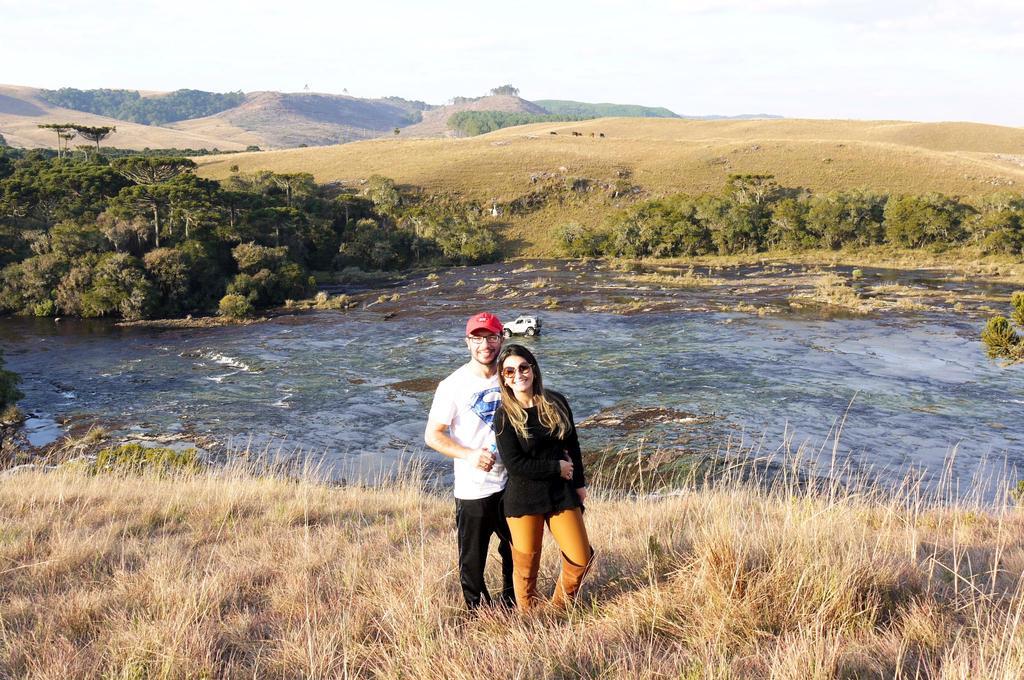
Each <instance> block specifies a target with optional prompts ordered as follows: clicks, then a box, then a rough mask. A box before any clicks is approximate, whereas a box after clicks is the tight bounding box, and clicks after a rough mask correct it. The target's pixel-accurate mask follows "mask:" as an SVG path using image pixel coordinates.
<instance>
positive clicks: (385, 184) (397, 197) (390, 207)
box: [366, 175, 402, 217]
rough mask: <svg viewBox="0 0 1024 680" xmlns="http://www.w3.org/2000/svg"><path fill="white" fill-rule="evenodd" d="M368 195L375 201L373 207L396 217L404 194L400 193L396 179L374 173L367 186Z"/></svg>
mask: <svg viewBox="0 0 1024 680" xmlns="http://www.w3.org/2000/svg"><path fill="white" fill-rule="evenodd" d="M366 196H367V198H369V199H370V201H371V202H373V207H374V208H376V210H377V211H378V212H379V213H381V214H382V215H386V216H388V217H395V216H397V214H398V208H399V206H401V205H402V195H401V194H399V193H398V188H397V187H396V186H395V180H393V179H390V178H388V177H382V176H381V175H373V176H371V177H370V178H369V180H368V182H367V187H366Z"/></svg>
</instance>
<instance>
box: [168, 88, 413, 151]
mask: <svg viewBox="0 0 1024 680" xmlns="http://www.w3.org/2000/svg"><path fill="white" fill-rule="evenodd" d="M420 115H421V107H418V106H416V105H415V104H414V103H413V102H409V101H406V100H404V99H399V98H397V97H396V98H388V99H358V98H356V97H349V96H347V95H334V94H318V93H311V92H303V93H291V94H286V93H281V92H252V93H249V94H248V95H247V96H246V101H245V102H244V103H243V104H242V105H241V106H237V107H235V108H232V109H228V110H227V111H223V112H221V113H218V114H215V115H213V116H207V117H205V118H197V119H194V120H188V121H182V122H180V123H175V124H174V125H173V127H174V128H175V129H178V130H183V131H187V132H191V133H196V134H204V135H218V136H220V135H223V136H227V137H229V138H232V139H240V138H242V136H243V135H252V136H254V138H258V139H259V140H261V141H260V142H256V144H257V145H258V146H260V147H262V148H282V147H285V148H288V147H297V146H300V145H307V146H322V145H327V144H341V143H345V142H352V141H357V140H362V139H372V138H374V137H380V136H382V135H385V134H391V133H392V130H394V128H396V127H399V128H400V127H404V126H407V125H411V124H413V123H416V122H418V121H419V119H420Z"/></svg>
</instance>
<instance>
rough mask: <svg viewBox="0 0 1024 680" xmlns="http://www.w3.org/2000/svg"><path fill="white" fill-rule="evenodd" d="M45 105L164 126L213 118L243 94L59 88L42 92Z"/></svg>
mask: <svg viewBox="0 0 1024 680" xmlns="http://www.w3.org/2000/svg"><path fill="white" fill-rule="evenodd" d="M40 97H41V98H42V99H43V100H44V101H46V102H47V103H50V104H53V105H54V106H60V107H63V108H66V109H73V110H75V111H87V112H89V113H95V114H97V115H100V116H108V117H110V118H117V119H118V120H127V121H131V122H133V123H142V124H143V125H164V124H166V123H173V122H175V121H179V120H190V119H192V118H202V117H204V116H212V115H213V114H215V113H220V112H221V111H226V110H228V109H230V108H233V107H235V106H238V105H239V104H241V103H242V102H244V101H245V93H244V92H241V91H237V92H205V91H203V90H188V89H183V90H175V91H174V92H169V93H167V94H164V95H159V96H156V97H143V96H142V95H141V94H140V93H139V92H138V90H112V89H106V88H103V89H97V90H79V89H77V88H74V87H62V88H60V89H58V90H42V92H41V93H40Z"/></svg>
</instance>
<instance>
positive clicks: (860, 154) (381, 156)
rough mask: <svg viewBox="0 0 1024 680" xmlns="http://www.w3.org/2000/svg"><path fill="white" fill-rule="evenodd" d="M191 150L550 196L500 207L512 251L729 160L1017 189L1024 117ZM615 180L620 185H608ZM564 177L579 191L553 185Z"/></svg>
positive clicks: (446, 187) (849, 179)
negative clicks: (520, 208)
mask: <svg viewBox="0 0 1024 680" xmlns="http://www.w3.org/2000/svg"><path fill="white" fill-rule="evenodd" d="M574 131H575V132H578V133H579V136H574V135H572V132H574ZM552 133H555V134H552ZM592 133H593V135H594V136H591V134H592ZM601 134H603V135H604V137H601V136H600V135H601ZM197 161H198V163H199V164H200V172H201V174H203V175H205V176H209V177H214V178H224V177H227V176H228V175H229V174H230V171H229V167H230V166H231V165H234V164H237V165H238V166H239V168H240V170H241V171H243V172H246V171H253V170H257V169H268V170H274V171H278V172H311V173H313V175H314V176H315V177H316V179H317V180H318V181H321V182H334V181H338V182H344V183H347V184H350V185H352V186H355V187H358V186H359V183H360V181H361V180H364V179H365V178H367V177H369V176H370V175H373V174H381V175H386V176H388V177H392V178H394V179H395V180H396V181H397V182H398V183H400V184H405V185H414V186H418V187H422V188H423V189H424V190H426V191H428V192H444V193H455V194H458V195H461V196H463V197H465V198H468V199H474V200H478V201H481V202H483V203H485V204H490V203H491V202H492V201H493V202H497V203H498V204H499V209H500V207H501V206H503V205H508V204H510V203H511V202H513V201H515V200H517V199H523V198H524V197H529V196H535V197H536V196H540V197H543V195H545V194H546V195H547V196H548V197H549V198H550V199H551V200H542V201H538V202H536V203H535V205H534V207H533V208H531V211H530V212H529V214H518V215H506V216H504V217H502V218H501V220H500V222H501V223H502V224H503V225H504V229H505V230H506V232H505V235H506V237H508V238H509V239H510V240H512V241H513V242H514V243H515V246H514V248H513V249H514V250H515V251H516V252H517V253H522V254H531V255H540V254H547V253H549V252H550V246H551V233H552V231H553V230H554V229H555V228H556V227H558V226H560V225H562V224H565V223H566V222H569V221H574V222H579V223H581V224H584V225H598V224H600V223H601V222H602V221H603V220H604V219H605V217H606V216H607V215H608V214H610V213H612V212H614V211H615V210H617V209H619V208H621V207H624V206H625V205H628V201H630V200H633V198H635V197H652V196H659V195H667V194H671V193H678V192H687V193H701V192H708V191H718V190H719V189H721V187H722V185H723V184H724V182H725V181H726V179H727V177H728V176H729V175H730V174H731V173H767V174H773V175H775V177H776V178H777V180H778V181H779V182H780V183H781V184H782V185H784V186H788V187H806V188H808V189H811V190H814V191H828V190H833V189H861V188H863V189H873V190H877V191H883V192H893V193H901V192H905V193H927V192H931V191H938V192H942V193H946V194H951V195H961V196H976V195H983V194H990V193H995V192H1000V191H1015V192H1019V191H1021V190H1022V187H1024V130H1022V129H1017V128H1006V127H999V126H992V125H979V124H973V123H912V122H894V121H838V120H831V121H830V120H791V119H784V120H751V121H746V120H745V121H688V120H675V119H651V118H645V119H639V118H603V119H596V120H588V121H582V122H576V123H539V124H536V125H528V126H523V127H517V128H507V129H503V130H499V131H497V132H493V133H490V134H487V135H481V136H479V137H472V138H467V139H404V138H403V139H378V140H372V141H367V142H360V143H357V144H347V145H344V146H335V147H324V148H316V149H294V150H286V151H277V152H271V153H260V154H236V155H231V156H227V157H217V156H210V157H205V158H200V159H197ZM580 179H583V180H586V182H584V183H583V184H580V183H578V182H576V180H580ZM623 182H624V183H626V184H628V185H630V187H631V189H632V192H631V193H629V194H627V195H628V196H629V197H630V198H623V197H622V196H621V195H619V196H615V195H613V194H614V187H615V186H616V184H617V183H619V184H620V185H621V184H622V183H623ZM574 183H575V186H576V187H577V189H580V190H574V191H570V192H568V193H567V192H565V191H562V190H561V189H564V187H566V186H571V185H573V184H574ZM633 192H635V193H633Z"/></svg>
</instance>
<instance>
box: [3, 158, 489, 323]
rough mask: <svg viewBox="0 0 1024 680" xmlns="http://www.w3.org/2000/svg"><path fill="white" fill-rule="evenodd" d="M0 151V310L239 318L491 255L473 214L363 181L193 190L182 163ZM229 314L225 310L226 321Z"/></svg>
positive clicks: (269, 180) (207, 183)
mask: <svg viewBox="0 0 1024 680" xmlns="http://www.w3.org/2000/svg"><path fill="white" fill-rule="evenodd" d="M8 151H9V150H0V267H2V269H0V310H3V311H6V312H10V313H16V314H27V315H35V316H58V315H66V316H80V317H105V316H110V317H120V318H124V319H145V318H154V317H174V316H183V315H185V314H192V313H203V312H208V311H213V310H216V309H217V308H218V305H219V303H220V301H221V299H222V298H224V297H225V296H227V295H232V296H236V297H235V298H232V300H235V301H237V299H238V298H241V299H242V300H244V301H245V303H246V305H244V306H243V309H242V311H243V312H246V313H248V312H250V311H252V310H255V309H258V308H261V307H268V306H273V305H278V304H281V303H283V302H284V301H285V300H286V299H295V298H300V297H303V296H306V295H308V294H309V293H310V292H311V290H312V289H313V287H314V283H315V281H314V279H313V278H312V277H311V272H313V271H337V270H342V269H344V268H345V267H350V266H356V267H361V268H363V269H381V270H393V269H403V268H407V267H412V266H416V265H438V264H453V263H460V264H469V263H477V262H486V261H491V260H493V259H495V258H496V257H497V254H498V245H499V244H498V242H497V240H496V237H495V236H494V235H493V233H492V229H491V228H490V227H489V226H488V225H487V224H485V222H484V219H483V215H484V210H483V209H482V208H481V207H480V206H478V205H475V204H471V203H464V202H458V201H454V200H450V199H446V198H444V197H430V196H427V197H424V196H420V195H418V194H415V193H413V192H410V191H402V190H400V189H399V187H397V186H396V185H395V183H394V182H393V181H392V180H390V179H387V178H384V177H372V178H370V180H369V181H368V182H367V184H366V189H365V191H364V192H363V193H362V194H355V193H344V192H341V191H339V190H338V189H337V188H336V187H330V186H323V185H318V184H317V183H316V182H314V180H313V177H312V175H309V174H307V173H273V172H256V173H237V172H236V173H235V174H233V175H232V176H231V177H230V178H229V179H228V180H226V181H224V182H223V183H219V182H215V181H212V180H207V179H203V178H201V177H199V176H197V175H196V174H195V172H194V170H195V164H194V163H193V162H192V161H191V160H189V159H186V158H182V157H163V156H139V155H135V156H126V157H122V158H114V159H108V158H106V157H104V156H103V155H102V154H99V155H95V156H93V157H92V158H91V159H90V160H84V159H81V158H77V157H76V158H56V157H53V155H52V153H51V154H46V153H39V152H34V151H30V152H21V153H18V154H10V153H8ZM236 311H237V310H236Z"/></svg>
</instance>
